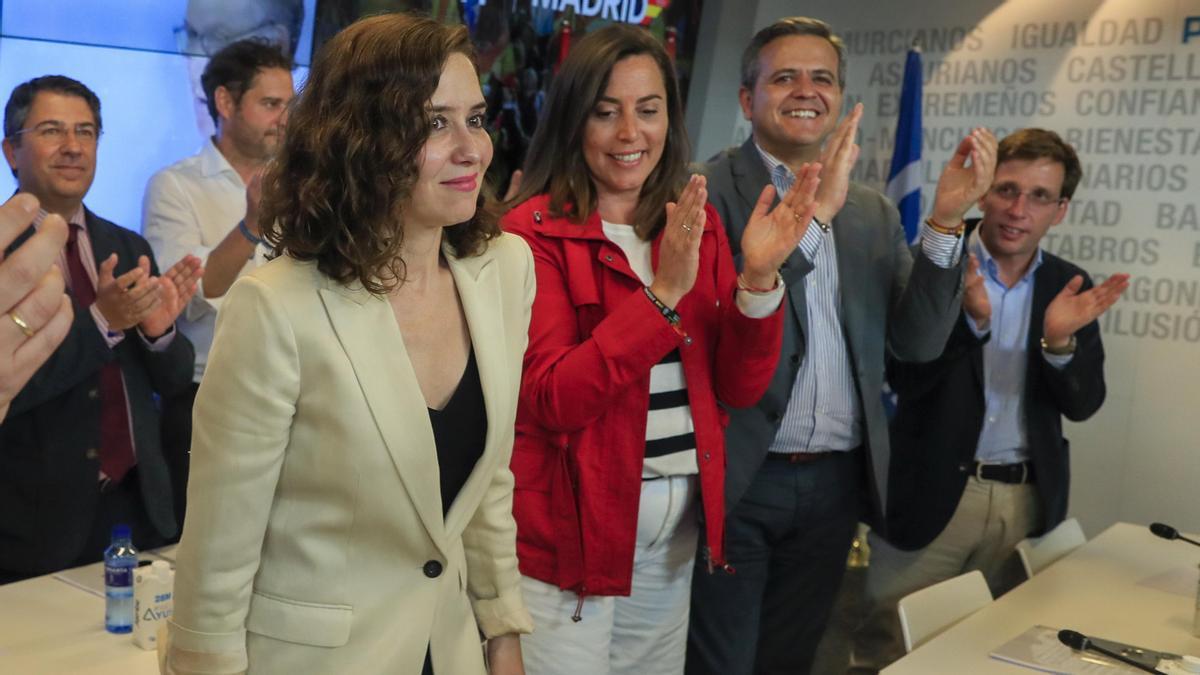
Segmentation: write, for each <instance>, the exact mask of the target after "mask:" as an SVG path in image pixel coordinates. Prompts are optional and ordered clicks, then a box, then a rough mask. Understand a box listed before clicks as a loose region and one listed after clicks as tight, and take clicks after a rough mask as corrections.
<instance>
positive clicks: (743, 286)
mask: <svg viewBox="0 0 1200 675" xmlns="http://www.w3.org/2000/svg"><path fill="white" fill-rule="evenodd" d="M782 285H783V275H782V274H780V273H779V272H775V285H774V286H772V287H770V288H757V287H755V286H751V285H750V284H749V283H747V282H746V277H745V276H743V275H742V273H741V272H739V273H738V275H737V287H738V290H740V291H748V292H750V293H758V294H759V295H762V294H765V293H772V292H774V291H775V290H776V289H778V288H779V287H780V286H782Z"/></svg>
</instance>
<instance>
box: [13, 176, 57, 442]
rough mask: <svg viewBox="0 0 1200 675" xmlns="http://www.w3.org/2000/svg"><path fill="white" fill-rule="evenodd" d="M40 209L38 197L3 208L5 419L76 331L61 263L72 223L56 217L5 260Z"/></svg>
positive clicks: (20, 196)
mask: <svg viewBox="0 0 1200 675" xmlns="http://www.w3.org/2000/svg"><path fill="white" fill-rule="evenodd" d="M37 211H38V201H37V199H36V198H34V197H33V196H32V195H29V194H18V195H16V196H14V197H13V198H12V199H9V200H8V202H6V203H5V204H4V205H3V206H0V310H2V311H3V312H4V316H0V421H3V419H4V416H5V414H6V413H7V412H8V406H9V404H10V403H11V402H12V400H13V398H14V397H16V395H17V394H18V393H19V392H20V391H21V388H22V387H24V386H25V383H26V382H28V381H29V378H30V377H32V376H33V374H34V372H36V371H37V369H38V367H39V366H41V365H42V363H44V362H45V361H46V359H48V358H50V355H51V354H52V353H54V350H55V348H57V347H58V345H59V344H60V343H61V342H62V341H63V338H64V337H66V335H67V331H68V330H70V328H71V321H72V319H73V318H74V311H73V310H72V309H71V299H70V298H69V297H67V296H66V295H65V294H64V293H63V288H64V281H63V275H62V272H61V271H60V270H59V268H58V266H57V265H56V264H55V261H57V260H58V257H59V255H60V254H61V252H62V249H63V246H64V245H66V243H67V224H66V222H64V221H63V219H62V218H61V217H60V216H57V215H54V214H51V215H48V216H46V218H45V219H43V220H42V224H41V225H40V226H39V227H38V229H37V232H36V233H34V235H33V236H32V237H30V238H29V239H27V240H26V241H25V242H24V243H22V244H21V246H20V247H18V248H17V249H16V250H14V251H13V252H12V254H11V255H9V256H8V257H5V256H4V255H3V253H2V252H3V251H4V250H5V249H7V248H8V246H9V244H11V243H12V241H13V240H14V239H16V238H17V237H18V236H19V235H20V234H21V233H23V232H25V230H27V229H28V228H29V223H31V222H32V221H33V218H34V216H35V215H36V214H37Z"/></svg>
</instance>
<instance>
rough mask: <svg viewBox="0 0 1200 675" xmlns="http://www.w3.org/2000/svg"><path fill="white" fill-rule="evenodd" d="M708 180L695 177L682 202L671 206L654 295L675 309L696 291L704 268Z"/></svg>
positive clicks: (687, 187)
mask: <svg viewBox="0 0 1200 675" xmlns="http://www.w3.org/2000/svg"><path fill="white" fill-rule="evenodd" d="M707 184H708V183H707V181H706V179H705V178H704V176H700V175H693V176H692V177H691V179H690V180H688V184H687V186H686V187H684V188H683V192H682V193H680V195H679V201H678V202H673V203H668V204H667V224H666V226H665V227H664V228H663V238H662V243H661V244H660V245H659V250H658V269H656V270H654V283H652V284H650V292H651V293H653V294H654V295H655V297H657V298H658V299H659V300H660V301H661V302H662V303H663V304H665V305H666V306H667V307H670V308H672V309H674V308H675V305H676V304H678V302H679V301H680V300H681V299H682V298H683V296H685V295H687V293H688V291H690V290H692V285H693V284H695V283H696V273H697V271H698V270H699V268H700V239H701V237H703V235H704V224H705V222H706V220H707V217H706V216H705V214H704V205H705V203H707V202H708V189H707V188H706V187H705V186H706V185H707Z"/></svg>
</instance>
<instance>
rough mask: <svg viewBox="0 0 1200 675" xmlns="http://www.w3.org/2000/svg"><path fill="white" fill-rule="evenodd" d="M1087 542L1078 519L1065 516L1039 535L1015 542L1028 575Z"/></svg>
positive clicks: (1039, 570)
mask: <svg viewBox="0 0 1200 675" xmlns="http://www.w3.org/2000/svg"><path fill="white" fill-rule="evenodd" d="M1085 543H1087V537H1085V536H1083V528H1081V527H1079V521H1078V520H1075V519H1074V518H1067V519H1066V520H1064V521H1062V522H1061V523H1059V524H1058V527H1056V528H1054V529H1053V530H1050V531H1049V532H1047V533H1046V534H1044V535H1042V536H1040V537H1031V538H1029V539H1023V540H1021V542H1020V543H1019V544H1017V555H1019V556H1020V557H1021V564H1022V565H1024V566H1025V574H1026V575H1027V576H1029V577H1031V578H1032V577H1033V575H1035V574H1037V573H1038V572H1041V571H1042V570H1044V569H1046V567H1048V566H1049V565H1050V563H1052V562H1054V561H1055V560H1058V559H1059V558H1061V557H1063V556H1064V555H1066V554H1068V553H1070V552H1071V551H1074V550H1075V549H1077V548H1079V547H1080V546H1083V545H1084V544H1085Z"/></svg>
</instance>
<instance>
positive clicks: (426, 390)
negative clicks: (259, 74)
mask: <svg viewBox="0 0 1200 675" xmlns="http://www.w3.org/2000/svg"><path fill="white" fill-rule="evenodd" d="M470 56H472V54H471V51H470V44H469V42H468V41H467V37H466V31H465V29H462V28H461V27H459V28H450V27H446V26H441V25H439V24H436V23H434V22H432V21H428V20H425V19H416V18H414V17H411V16H404V15H387V16H379V17H374V18H372V19H367V20H364V21H361V22H359V23H357V24H355V25H353V26H351V27H350V28H348V29H346V31H344V32H343V33H342V34H340V35H339V36H337V37H335V38H334V39H333V40H331V41H330V43H329V44H328V45H327V46H326V48H325V49H324V50H323V51H322V53H321V56H320V57H319V58H318V59H317V61H316V62H314V64H313V68H312V71H311V74H310V76H309V80H308V84H307V85H306V89H305V91H304V92H303V94H302V95H301V97H300V102H299V105H298V107H297V108H296V110H295V111H294V112H293V113H292V119H291V121H290V122H289V128H288V138H287V140H286V141H285V145H284V148H283V150H282V153H281V156H280V158H279V159H278V160H277V166H275V167H274V168H273V169H272V172H271V173H270V174H269V175H268V178H267V181H266V182H265V192H264V201H263V211H264V214H265V215H264V223H266V224H268V227H267V228H265V229H266V231H267V232H268V235H267V236H268V238H269V239H270V240H271V241H272V243H273V244H274V245H275V247H276V251H277V253H278V254H279V257H278V258H277V259H275V260H273V261H271V262H270V263H268V264H267V265H265V266H263V267H261V268H259V269H258V270H256V271H254V272H253V273H251V274H249V275H247V276H246V277H244V278H243V279H241V280H239V281H238V282H237V283H236V284H235V285H234V287H233V288H232V289H231V290H230V292H229V294H228V297H227V298H226V299H225V301H224V304H223V306H222V309H221V312H220V314H219V316H218V319H217V329H216V339H215V341H214V344H213V348H212V351H211V355H210V359H209V366H208V369H207V372H206V374H205V377H204V380H203V382H202V383H201V386H200V392H199V394H198V396H197V399H196V406H195V410H194V420H195V421H194V431H193V440H192V461H191V479H190V484H189V488H188V498H189V505H188V514H187V522H186V526H185V529H184V535H183V542H182V544H181V545H180V549H179V552H178V558H177V561H176V567H177V576H176V595H175V603H176V604H175V615H174V617H173V618H172V619H171V621H170V624H169V636H168V640H167V642H168V646H167V647H166V648H165V660H164V665H163V669H164V671H165V672H172V673H238V672H244V671H247V670H248V671H250V672H252V673H330V674H333V673H356V674H358V673H400V674H409V673H411V674H414V675H415V674H416V673H420V672H422V667H424V669H425V671H424V672H429V670H430V666H431V665H432V671H433V672H436V673H437V674H438V675H463V674H468V675H469V674H473V673H483V672H484V671H485V665H484V651H485V649H484V648H483V647H482V646H481V635H482V639H484V640H487V646H486V652H487V654H488V657H489V659H490V661H491V666H490V670H491V672H497V673H498V672H505V673H519V672H521V666H520V652H519V641H518V640H517V634H519V633H524V632H529V631H530V630H531V629H532V622H531V620H530V618H529V615H528V612H527V611H526V609H525V606H524V604H523V602H522V599H521V595H520V590H519V588H520V582H519V575H518V572H517V561H516V555H515V525H514V521H513V518H512V513H511V507H512V487H513V478H512V474H511V473H510V471H509V469H508V464H509V458H510V455H511V451H512V443H513V420H514V417H515V414H516V402H517V393H518V387H519V385H520V375H521V373H520V368H521V360H522V355H523V353H524V350H525V344H526V339H527V338H526V331H527V327H528V323H529V311H530V305H531V303H532V299H533V293H534V281H533V279H534V277H533V272H532V260H531V256H530V253H529V249H528V247H527V246H526V245H525V244H524V243H523V242H522V241H521V240H520V239H518V238H516V237H514V236H511V235H501V234H499V233H498V231H497V230H496V229H495V228H496V226H495V223H494V220H488V218H487V216H486V214H482V213H477V212H476V205H477V203H482V198H480V197H479V196H478V189H479V188H478V183H479V182H480V181H482V176H483V172H484V171H485V170H486V168H487V163H488V161H490V158H491V143H490V140H489V139H488V137H487V134H486V129H484V128H483V126H482V124H480V123H479V120H478V119H477V118H478V117H481V116H482V112H481V111H478V107H477V106H478V104H481V102H482V101H483V96H482V93H481V92H480V91H479V84H478V79H477V76H476V74H475V70H474V66H473V63H472V62H471V61H470V59H469V58H468V57H470ZM431 73H432V74H431ZM439 73H440V77H439ZM422 87H424V89H423V88H422ZM435 87H436V88H435ZM348 89H349V91H347V90H348ZM356 90H357V91H356ZM409 99H413V100H415V101H416V102H415V104H413V105H416V106H419V107H415V108H413V109H411V110H409V109H405V108H403V107H402V106H403V105H404V104H405V102H406V101H408V103H410V104H412V101H409ZM417 99H419V100H417ZM398 100H399V102H400V105H401V107H400V108H399V109H395V108H390V110H392V111H393V112H392V114H394V115H395V116H396V117H397V119H396V120H395V125H396V127H397V128H396V129H390V128H389V127H388V126H387V125H386V124H381V123H380V122H379V119H380V115H381V114H385V113H387V112H388V110H389V108H386V106H396V105H397V101H398ZM477 102H478V103H477ZM370 106H377V108H376V109H369V110H367V111H365V112H363V111H361V110H359V108H362V107H370ZM359 113H362V114H359ZM406 115H407V117H405V116H406ZM359 123H361V125H362V126H361V127H360V128H356V127H355V125H356V124H359ZM427 124H428V126H426V125H427ZM413 126H417V127H418V128H417V130H416V131H412V130H410V129H408V127H413ZM405 133H410V135H409V136H405ZM356 134H357V135H356ZM345 138H350V139H352V140H353V139H358V140H359V141H360V144H359V146H357V147H356V146H355V145H354V144H353V143H347V142H346V141H345ZM370 143H379V144H388V143H394V144H395V145H396V146H397V147H398V151H397V152H396V153H395V155H393V157H400V158H401V160H400V161H399V163H398V164H397V166H396V167H391V166H389V165H388V164H387V162H388V161H389V156H388V155H387V154H386V152H385V151H386V150H387V149H388V148H385V149H384V150H379V149H375V148H370V147H369V144H370ZM406 144H407V145H406ZM321 146H326V147H327V148H328V149H327V151H325V152H315V153H314V152H313V151H312V148H314V147H321ZM364 147H365V148H366V150H364ZM362 152H366V153H367V156H361V155H360V153H362ZM314 155H316V156H315V157H314ZM359 160H362V161H376V162H378V163H379V164H380V166H379V167H378V169H377V172H376V173H366V172H362V171H355V170H354V169H355V163H356V162H357V161H359ZM405 161H407V162H409V164H413V163H415V164H416V166H405V164H404V162H405ZM314 166H315V167H316V168H315V169H314ZM406 170H407V171H408V174H407V175H406V174H405V171H406ZM381 175H382V176H389V175H398V176H400V178H399V179H398V180H396V181H395V184H386V183H381V181H380V179H379V176H381ZM472 176H473V177H474V178H473V179H472ZM324 179H328V180H325V182H324V183H322V180H324ZM341 180H349V181H357V183H356V184H354V185H342V184H341V183H340V182H339V181H341ZM406 181H407V182H406ZM472 181H474V182H472ZM323 185H324V187H325V191H324V192H322V191H321V190H322V186H323ZM396 185H398V186H399V187H395V186H396ZM472 186H473V187H474V189H473V190H472V189H470V188H472ZM376 189H378V190H381V191H382V193H381V194H383V195H384V196H386V195H388V194H399V195H401V203H402V208H401V209H399V213H400V214H401V215H400V218H399V219H400V220H401V221H402V222H403V225H402V226H401V227H400V228H399V232H397V231H396V228H395V225H394V223H395V213H396V211H397V210H396V209H385V210H375V211H372V210H371V208H369V207H370V203H369V202H365V201H355V199H356V198H355V197H352V196H351V195H352V194H354V191H355V190H358V191H359V192H358V198H361V197H362V195H363V194H368V195H369V194H370V191H371V190H376ZM313 191H316V192H317V193H319V194H323V195H324V197H325V199H326V200H328V201H329V202H332V203H333V204H334V207H333V208H332V209H331V211H332V212H333V213H330V214H328V217H329V218H330V219H331V220H330V222H332V224H330V225H327V226H326V225H322V227H323V228H324V229H320V230H318V229H317V228H316V226H315V224H314V222H311V221H305V218H307V217H310V216H311V215H312V214H313V213H319V212H320V210H321V208H323V207H324V206H326V204H325V203H322V202H320V201H319V200H314V202H313V203H309V202H306V201H305V200H306V199H308V198H309V197H310V196H311V195H312V194H313ZM391 191H394V192H391ZM377 198H378V197H377ZM314 204H315V205H314ZM364 204H366V206H365V207H364ZM346 214H351V215H353V214H357V216H358V217H347V216H346ZM373 216H374V219H373ZM339 217H340V218H341V220H340V222H339ZM271 223H273V225H272V224H271ZM426 225H428V227H426ZM389 227H391V228H392V229H391V230H388V228H389ZM397 240H399V241H397ZM438 241H440V242H441V243H440V245H438ZM355 247H358V248H357V249H356V248H355ZM388 247H394V248H388ZM354 250H358V251H363V250H366V251H368V252H370V251H375V250H383V251H385V252H386V251H393V253H394V255H393V256H392V257H391V258H386V257H384V258H380V257H379V256H376V257H374V258H371V257H370V256H363V257H362V258H361V259H365V260H368V261H370V260H375V261H378V260H383V263H380V264H381V265H382V267H380V266H379V265H375V266H372V265H371V264H365V265H359V266H357V267H356V266H354V265H353V264H349V265H348V264H347V260H349V261H350V263H354V261H355V259H354V258H353V256H347V255H346V252H347V251H354ZM396 259H399V260H401V261H402V264H403V265H404V267H403V271H402V272H400V273H399V274H397V275H396V276H397V277H399V278H400V279H403V281H396V280H395V278H393V280H392V282H391V283H389V282H387V281H386V279H388V273H389V272H393V271H394V270H396V269H397V267H396V266H395V264H394V261H395V260H396ZM339 265H340V267H339ZM389 265H390V266H389ZM381 270H382V271H381ZM371 272H374V273H373V274H371ZM339 276H340V277H342V278H341V279H339V278H338V277H339ZM439 280H440V281H439ZM441 282H445V284H448V285H449V286H447V288H449V295H448V296H443V298H442V302H441V303H440V304H439V303H424V304H423V303H422V301H423V300H429V299H435V300H436V299H437V297H438V296H436V295H435V294H434V291H436V290H437V289H438V288H441V286H439V285H438V284H439V283H441ZM406 294H407V295H406ZM455 294H456V295H457V298H458V303H459V304H458V306H459V307H461V311H460V312H457V313H456V312H455V311H454V309H455V307H454V305H455V302H454V296H455ZM426 312H427V314H426ZM439 317H440V318H439ZM445 317H449V319H450V321H449V323H448V324H447V323H445V322H444V321H443V320H442V319H444V318H445ZM446 325H448V326H450V329H448V330H445V329H442V328H441V327H442V326H446ZM460 326H461V328H459V327H460ZM463 332H465V333H467V334H466V335H463V336H462V337H463V340H464V348H465V349H469V350H471V351H473V354H474V360H473V363H474V364H476V365H477V371H478V383H479V388H480V389H481V390H482V398H483V402H484V408H485V410H486V417H487V424H486V436H485V437H484V438H486V442H485V443H484V444H483V449H482V454H481V455H479V456H478V459H477V460H475V459H474V458H473V457H472V459H473V460H474V468H473V469H471V470H470V472H469V475H468V476H467V477H466V479H465V482H464V483H463V484H462V486H461V489H459V490H458V493H457V496H456V497H453V499H452V501H451V500H450V497H449V496H447V495H443V494H441V487H440V478H441V475H440V471H441V470H442V469H444V468H445V467H443V466H441V465H439V450H442V449H444V448H438V447H437V444H436V443H435V439H434V432H433V427H432V426H431V422H430V412H429V410H428V409H427V408H429V407H434V408H436V407H438V406H437V404H436V403H434V402H431V401H429V395H430V392H431V391H436V390H438V387H436V386H431V384H430V382H432V381H434V380H437V378H438V375H439V373H441V374H448V375H449V376H450V377H449V379H448V380H447V379H446V378H442V379H443V380H446V381H443V382H441V385H442V386H441V388H440V390H441V391H442V392H443V393H445V392H446V391H454V384H455V383H456V382H458V379H457V378H458V375H457V373H459V372H461V371H462V370H463V368H462V365H461V361H462V360H465V357H466V354H465V353H464V354H455V353H454V349H453V348H452V347H447V348H443V347H441V346H440V345H439V343H441V342H445V343H447V344H450V345H453V344H455V342H456V334H458V333H463ZM414 345H418V347H419V348H418V349H415V350H414ZM431 345H432V346H431ZM431 349H432V350H433V351H432V352H431ZM430 353H449V354H451V355H452V356H455V357H458V361H459V363H457V364H456V365H453V366H452V367H447V368H446V369H445V373H442V371H440V370H439V368H441V364H440V363H431V362H430V361H429V359H428V354H430ZM421 355H425V356H424V357H423V358H422V357H421ZM451 360H453V359H451ZM462 382H463V383H464V384H463V385H462V386H464V387H465V386H466V384H465V383H466V382H467V378H466V377H465V376H463V380H462ZM435 384H436V382H435ZM447 384H448V385H449V386H446V385H447ZM441 398H442V399H446V397H445V396H442V397H441ZM480 433H481V434H482V433H483V432H482V431H481V432H480ZM443 507H445V508H443Z"/></svg>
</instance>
